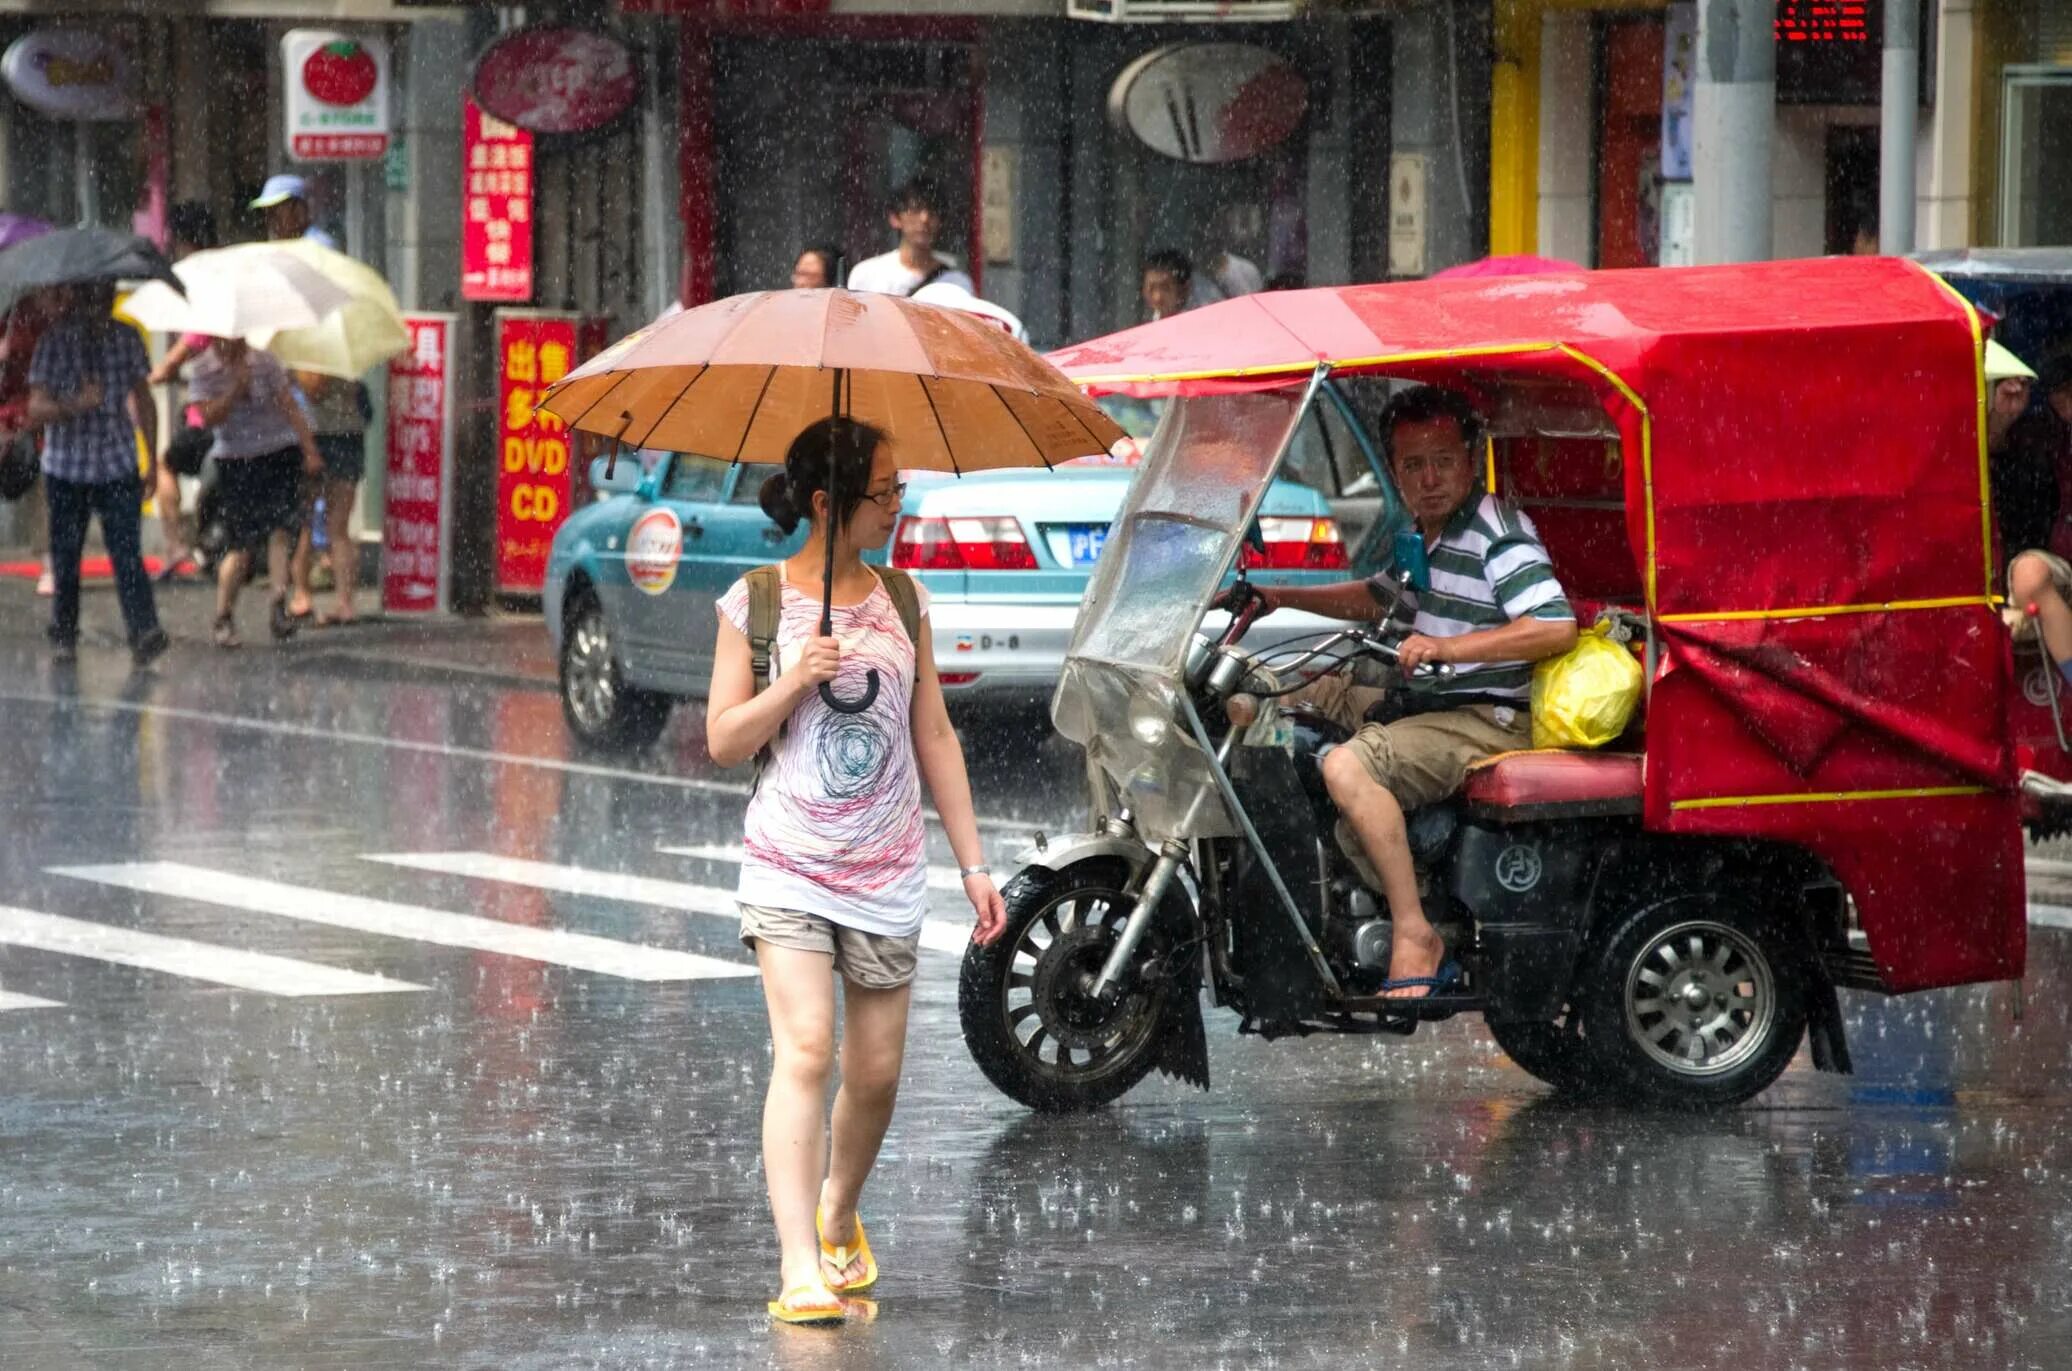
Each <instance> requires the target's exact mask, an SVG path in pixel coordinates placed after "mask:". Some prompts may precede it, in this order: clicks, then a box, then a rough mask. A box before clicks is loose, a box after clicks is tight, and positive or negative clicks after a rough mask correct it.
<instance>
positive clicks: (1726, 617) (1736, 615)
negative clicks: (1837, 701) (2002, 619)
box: [1656, 595, 1994, 624]
mask: <svg viewBox="0 0 2072 1371" xmlns="http://www.w3.org/2000/svg"><path fill="white" fill-rule="evenodd" d="M1993 604H1994V599H1993V597H1992V596H1990V595H1951V596H1947V597H1945V598H1943V599H1940V600H1887V601H1885V602H1883V603H1882V604H1860V605H1805V606H1802V607H1794V608H1791V609H1723V610H1719V611H1716V612H1701V613H1694V614H1664V615H1661V616H1659V617H1658V618H1657V619H1656V622H1657V623H1663V624H1717V623H1727V622H1730V621H1735V620H1748V619H1824V618H1827V617H1829V616H1830V615H1835V614H1879V613H1898V612H1900V611H1902V610H1909V609H1958V608H1962V607H1964V606H1968V605H1982V606H1984V607H1986V608H1988V609H1990V608H1992V606H1993Z"/></svg>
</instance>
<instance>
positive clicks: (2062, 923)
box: [2029, 904, 2072, 928]
mask: <svg viewBox="0 0 2072 1371" xmlns="http://www.w3.org/2000/svg"><path fill="white" fill-rule="evenodd" d="M2029 922H2030V923H2032V924H2035V925H2036V926H2037V927H2039V928H2072V909H2067V908H2065V907H2064V906H2063V905H2055V904H2032V905H2030V906H2029Z"/></svg>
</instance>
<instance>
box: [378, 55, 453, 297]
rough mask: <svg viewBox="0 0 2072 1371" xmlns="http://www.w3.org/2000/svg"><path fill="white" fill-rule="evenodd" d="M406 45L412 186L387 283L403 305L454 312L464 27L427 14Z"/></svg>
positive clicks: (404, 199)
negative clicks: (394, 290)
mask: <svg viewBox="0 0 2072 1371" xmlns="http://www.w3.org/2000/svg"><path fill="white" fill-rule="evenodd" d="M398 46H400V47H402V48H403V49H404V53H403V62H402V63H401V65H402V67H403V69H404V70H403V75H404V82H403V88H402V92H401V94H402V109H401V112H400V113H401V117H402V132H403V147H404V155H405V156H406V157H408V158H409V159H410V190H409V192H408V194H406V195H404V196H401V197H397V200H398V201H399V207H400V210H401V213H400V214H398V215H396V216H394V227H393V229H392V236H391V241H390V244H389V249H390V256H389V281H390V284H392V285H393V286H394V287H395V289H396V297H397V298H398V299H399V300H401V301H402V302H403V307H404V308H405V309H435V310H444V309H454V308H456V307H457V305H458V300H459V296H460V215H461V194H460V186H461V180H460V175H459V168H460V102H461V89H462V82H463V81H464V80H465V74H466V72H467V69H468V59H469V55H470V44H469V41H468V34H467V29H466V26H464V25H462V24H456V23H448V22H446V21H444V20H429V19H423V20H419V21H418V22H416V23H414V24H412V25H411V26H410V27H409V29H408V30H407V31H406V33H405V36H404V38H403V41H402V43H401V44H399V45H398Z"/></svg>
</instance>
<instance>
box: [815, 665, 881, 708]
mask: <svg viewBox="0 0 2072 1371" xmlns="http://www.w3.org/2000/svg"><path fill="white" fill-rule="evenodd" d="M863 681H864V685H863V698H862V699H860V700H845V699H843V698H842V697H841V696H839V695H837V694H835V688H834V685H833V683H832V682H829V681H822V682H821V683H820V702H821V703H822V704H824V705H826V706H827V707H828V708H829V709H832V710H833V711H834V712H835V713H837V714H861V713H863V711H865V710H866V709H869V708H870V707H871V706H872V705H874V704H876V703H877V702H878V669H877V668H876V667H872V668H871V669H870V673H869V674H868V675H866V676H865V677H864V678H863Z"/></svg>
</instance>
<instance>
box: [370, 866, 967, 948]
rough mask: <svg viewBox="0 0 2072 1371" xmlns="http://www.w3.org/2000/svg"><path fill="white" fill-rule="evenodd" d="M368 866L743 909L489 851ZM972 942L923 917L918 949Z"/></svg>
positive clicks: (648, 881)
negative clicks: (401, 868)
mask: <svg viewBox="0 0 2072 1371" xmlns="http://www.w3.org/2000/svg"><path fill="white" fill-rule="evenodd" d="M366 855H367V860H368V861H370V862H383V863H386V864H387V865H389V866H401V867H409V868H411V869H412V870H416V871H436V872H438V873H440V874H441V875H445V876H469V877H474V878H475V879H477V880H484V881H502V882H504V883H505V884H507V885H522V886H530V887H531V888H533V889H535V890H552V891H555V892H557V893H559V894H563V895H590V896H595V897H597V898H599V899H606V900H627V901H630V902H631V903H634V904H647V905H656V906H659V907H661V908H663V909H680V910H683V911H684V912H685V913H688V914H709V915H713V916H714V917H717V918H722V919H738V918H739V917H740V915H741V907H740V905H739V904H738V903H737V902H736V901H735V898H734V892H733V891H731V890H727V889H724V888H723V887H720V886H716V885H690V884H687V883H685V882H683V881H664V880H658V879H656V878H655V877H653V876H631V875H627V874H625V873H623V872H618V871H593V870H591V869H590V868H589V867H583V866H559V865H556V864H555V863H553V862H535V861H531V860H528V859H527V858H524V857H499V856H497V855H496V854H495V853H493V852H381V853H368V854H366ZM970 941H971V925H970V923H968V922H959V921H958V920H955V919H923V920H922V921H921V946H923V947H925V948H927V949H928V950H929V951H931V952H949V953H954V954H957V955H960V956H961V955H962V954H963V952H964V948H965V946H966V944H968V943H969V942H970Z"/></svg>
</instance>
